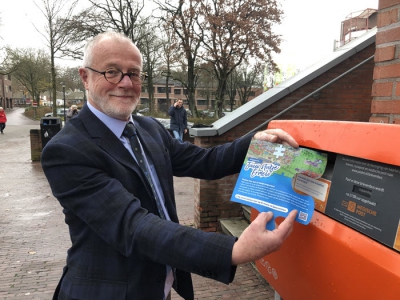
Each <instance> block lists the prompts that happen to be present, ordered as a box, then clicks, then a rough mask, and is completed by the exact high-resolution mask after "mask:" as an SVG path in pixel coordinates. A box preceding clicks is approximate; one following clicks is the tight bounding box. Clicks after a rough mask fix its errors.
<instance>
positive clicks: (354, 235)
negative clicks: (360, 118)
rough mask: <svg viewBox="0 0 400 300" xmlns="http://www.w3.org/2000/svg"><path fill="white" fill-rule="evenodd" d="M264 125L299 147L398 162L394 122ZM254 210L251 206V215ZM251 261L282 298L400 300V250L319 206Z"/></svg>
mask: <svg viewBox="0 0 400 300" xmlns="http://www.w3.org/2000/svg"><path fill="white" fill-rule="evenodd" d="M268 128H281V129H283V130H285V131H287V132H288V133H290V134H291V135H292V136H293V137H294V138H295V139H296V140H297V142H298V143H299V144H300V146H303V147H308V148H313V149H316V150H322V151H327V152H333V153H338V154H343V155H348V156H353V157H358V158H362V159H367V160H371V161H375V162H380V163H385V164H391V165H395V166H400V154H399V152H398V151H399V150H400V126H398V125H391V124H378V123H359V122H339V121H273V122H271V123H270V124H269V126H268ZM399 184H400V182H399ZM399 197H400V195H399ZM387 200H388V201H390V200H391V199H387ZM392 200H395V201H397V203H400V201H399V200H398V199H392ZM396 209H398V210H400V207H399V204H397V208H396ZM257 214H258V212H257V211H256V210H255V209H252V212H251V219H252V220H254V218H255V217H256V215H257ZM277 223H279V219H278V220H277ZM256 265H257V268H258V270H259V271H260V273H261V274H262V275H263V277H264V278H265V279H266V280H267V281H268V282H269V283H270V284H271V285H272V286H273V287H274V289H275V290H276V291H277V293H278V294H279V295H280V296H281V297H282V298H283V299H284V300H291V299H307V300H311V299H318V300H320V299H324V300H325V299H335V300H338V299H340V300H343V299H352V300H354V299H385V300H390V299H393V300H394V299H400V253H399V252H397V251H396V250H394V249H391V248H390V247H388V246H385V245H383V244H381V243H380V242H377V241H375V240H373V239H371V238H370V237H368V236H366V235H364V234H363V233H360V232H358V231H357V230H355V229H352V228H350V227H349V226H346V225H344V224H341V223H339V222H338V221H336V220H334V219H332V218H331V217H329V216H327V215H325V214H323V213H321V212H318V211H314V214H313V218H312V220H311V222H310V224H309V225H307V226H304V225H301V224H299V223H296V224H295V226H294V231H293V233H292V234H291V236H290V237H289V238H288V240H287V241H285V243H284V244H283V246H282V248H281V249H280V250H279V251H278V252H275V253H272V254H270V255H267V256H265V257H264V258H263V259H261V260H258V261H257V262H256Z"/></svg>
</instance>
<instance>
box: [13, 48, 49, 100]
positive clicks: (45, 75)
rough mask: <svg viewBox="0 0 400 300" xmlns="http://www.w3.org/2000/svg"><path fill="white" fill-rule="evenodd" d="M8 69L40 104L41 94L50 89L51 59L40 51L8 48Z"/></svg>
mask: <svg viewBox="0 0 400 300" xmlns="http://www.w3.org/2000/svg"><path fill="white" fill-rule="evenodd" d="M7 56H8V60H7V66H6V67H7V68H8V69H13V72H12V75H13V76H14V78H16V79H17V80H18V81H19V82H20V83H21V84H22V85H23V86H24V87H25V88H26V89H27V90H28V92H29V93H30V94H31V95H32V97H33V100H36V102H38V103H39V100H40V93H41V92H44V91H46V90H48V89H49V70H50V68H51V63H50V57H49V55H48V54H46V53H45V52H44V51H43V50H41V49H39V50H36V49H32V48H27V49H14V50H13V49H11V48H7Z"/></svg>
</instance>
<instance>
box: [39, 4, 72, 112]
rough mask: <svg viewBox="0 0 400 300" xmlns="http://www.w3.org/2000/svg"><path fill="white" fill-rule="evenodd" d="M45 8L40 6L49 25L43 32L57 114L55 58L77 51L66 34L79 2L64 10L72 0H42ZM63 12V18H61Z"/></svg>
mask: <svg viewBox="0 0 400 300" xmlns="http://www.w3.org/2000/svg"><path fill="white" fill-rule="evenodd" d="M41 1H42V4H43V7H44V8H43V9H42V8H41V7H40V6H38V5H37V4H36V2H35V5H36V6H37V7H38V8H39V10H40V11H41V13H42V15H43V16H44V17H45V19H46V22H47V25H46V26H45V32H46V34H43V33H41V32H40V30H38V29H37V28H36V27H35V28H36V30H37V31H38V32H39V33H41V35H42V36H43V37H44V38H45V40H46V43H47V46H48V48H49V51H50V63H51V85H52V94H53V95H52V98H53V115H54V116H56V115H57V101H56V99H57V87H56V65H55V58H57V57H62V56H64V55H70V54H73V53H74V52H75V51H74V50H73V49H71V47H72V46H73V45H76V43H75V42H74V41H73V40H71V39H70V36H68V35H66V34H65V27H66V26H67V24H68V22H67V20H69V18H70V17H71V15H72V13H73V9H74V7H75V5H76V3H77V2H78V0H74V1H73V2H72V4H71V6H70V7H69V8H67V9H66V13H65V12H64V10H65V9H64V8H65V7H66V5H67V4H68V3H69V2H70V0H41ZM61 14H62V16H63V17H62V18H61Z"/></svg>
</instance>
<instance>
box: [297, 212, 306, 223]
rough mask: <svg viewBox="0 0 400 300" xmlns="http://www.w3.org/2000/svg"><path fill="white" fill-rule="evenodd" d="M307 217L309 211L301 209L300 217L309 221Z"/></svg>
mask: <svg viewBox="0 0 400 300" xmlns="http://www.w3.org/2000/svg"><path fill="white" fill-rule="evenodd" d="M307 218H308V214H307V213H305V212H303V211H301V212H300V213H299V219H300V220H302V221H307Z"/></svg>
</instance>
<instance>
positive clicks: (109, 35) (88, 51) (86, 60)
mask: <svg viewBox="0 0 400 300" xmlns="http://www.w3.org/2000/svg"><path fill="white" fill-rule="evenodd" d="M105 39H110V40H117V41H124V42H129V43H131V44H132V45H133V46H134V47H136V45H135V44H134V43H133V42H132V40H131V39H130V38H128V37H127V36H126V35H124V34H123V33H120V32H115V31H105V32H102V33H99V34H98V35H96V36H95V37H94V38H92V39H91V40H90V41H88V42H87V44H86V46H85V50H84V56H83V66H82V67H87V66H90V65H91V64H92V61H93V49H94V47H95V46H96V45H97V44H99V43H100V42H101V41H103V40H105ZM136 48H137V47H136ZM139 52H140V51H139ZM140 55H142V54H141V53H140ZM142 61H143V58H142Z"/></svg>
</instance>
